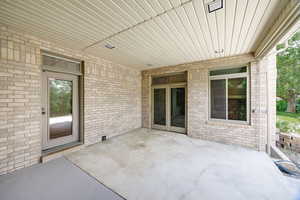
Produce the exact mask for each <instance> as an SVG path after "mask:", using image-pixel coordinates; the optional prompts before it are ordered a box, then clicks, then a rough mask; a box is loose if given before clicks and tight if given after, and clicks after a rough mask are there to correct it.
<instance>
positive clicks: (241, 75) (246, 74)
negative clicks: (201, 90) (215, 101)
mask: <svg viewBox="0 0 300 200" xmlns="http://www.w3.org/2000/svg"><path fill="white" fill-rule="evenodd" d="M238 67H245V65H243V66H238ZM238 67H232V68H238ZM246 67H247V72H243V73H233V74H224V75H215V76H210V71H215V70H219V69H228V67H227V68H218V69H211V70H210V71H209V72H208V77H209V81H208V107H209V109H208V120H210V121H216V122H224V123H237V124H246V125H248V124H250V76H249V66H248V65H246ZM232 78H246V81H247V88H246V90H247V91H246V95H247V97H246V107H247V108H246V112H247V113H246V115H247V120H246V121H242V120H230V119H228V79H232ZM224 79H225V81H226V119H216V118H211V80H224Z"/></svg>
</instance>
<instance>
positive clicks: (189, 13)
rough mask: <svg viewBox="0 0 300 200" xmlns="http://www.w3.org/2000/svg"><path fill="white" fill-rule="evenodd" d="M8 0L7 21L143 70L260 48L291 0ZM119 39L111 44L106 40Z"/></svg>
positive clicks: (0, 10)
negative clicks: (219, 0)
mask: <svg viewBox="0 0 300 200" xmlns="http://www.w3.org/2000/svg"><path fill="white" fill-rule="evenodd" d="M211 1H212V0H181V1H180V0H106V1H93V0H84V1H82V0H64V1H58V0H14V1H8V0H3V1H0V18H1V23H4V24H6V25H8V26H10V27H12V28H15V29H17V30H21V31H24V32H25V33H27V34H30V35H33V36H37V37H39V38H41V39H45V40H48V41H50V42H54V43H57V44H59V45H61V46H64V47H69V48H73V49H75V50H79V51H83V52H86V53H89V54H92V55H95V56H99V57H103V58H105V59H109V60H112V61H114V62H117V63H120V64H124V65H127V66H131V67H136V68H137V69H140V70H143V69H148V68H152V67H160V66H167V65H176V64H181V63H186V62H193V61H200V60H207V59H211V58H216V57H223V56H232V55H237V54H243V53H250V52H255V51H256V49H257V47H258V43H259V42H260V41H261V40H262V39H263V38H264V37H265V35H266V34H267V33H268V30H269V29H270V28H271V26H272V25H273V24H274V23H275V21H276V18H277V17H278V16H279V13H280V12H281V11H282V10H283V8H284V7H285V5H287V3H288V2H290V0H223V1H224V8H223V9H220V10H217V11H216V12H212V13H208V11H207V3H209V2H211ZM108 43H109V44H111V45H113V46H115V47H116V48H114V49H112V50H111V49H107V48H105V47H104V46H105V45H106V44H108Z"/></svg>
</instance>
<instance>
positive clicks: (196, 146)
mask: <svg viewBox="0 0 300 200" xmlns="http://www.w3.org/2000/svg"><path fill="white" fill-rule="evenodd" d="M67 158H68V159H69V160H70V161H72V162H73V163H74V164H75V165H77V166H79V167H80V168H81V169H83V170H84V171H86V172H87V173H89V174H90V175H92V176H93V177H95V178H96V179H98V180H99V181H100V182H101V183H103V184H104V185H106V186H108V187H109V188H111V189H112V190H113V191H115V192H117V193H118V194H120V195H122V196H123V197H124V198H126V199H128V200H154V199H155V200H160V199H161V200H179V199H180V200H199V199H201V200H206V199H210V200H215V199H230V200H235V199H238V200H242V199H247V200H249V199H253V200H259V199H272V200H276V199H278V200H279V199H280V200H282V199H285V200H289V199H296V195H297V189H296V187H295V185H293V184H291V183H290V181H289V180H288V179H287V178H286V177H285V176H283V175H282V174H281V173H280V171H279V170H278V169H277V168H276V167H275V165H274V164H273V162H272V160H271V159H270V158H269V157H268V156H267V154H265V153H262V152H257V151H253V150H249V149H245V148H241V147H237V146H230V145H223V144H219V143H214V142H208V141H203V140H199V139H193V138H190V137H187V136H185V135H181V134H176V133H170V132H164V131H156V130H149V129H138V130H135V131H132V132H130V133H128V134H125V135H123V136H119V137H115V138H112V139H110V140H108V141H106V142H104V143H99V144H95V145H92V146H89V147H87V148H85V149H82V150H80V151H78V152H74V153H72V154H70V155H68V156H67ZM292 185H293V186H292Z"/></svg>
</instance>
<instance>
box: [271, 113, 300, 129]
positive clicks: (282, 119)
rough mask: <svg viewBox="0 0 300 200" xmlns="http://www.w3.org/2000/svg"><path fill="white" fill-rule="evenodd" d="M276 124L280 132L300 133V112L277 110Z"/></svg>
mask: <svg viewBox="0 0 300 200" xmlns="http://www.w3.org/2000/svg"><path fill="white" fill-rule="evenodd" d="M276 126H277V128H279V129H280V131H281V132H285V133H289V132H295V133H299V134H300V113H288V112H277V121H276Z"/></svg>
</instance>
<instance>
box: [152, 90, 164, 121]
mask: <svg viewBox="0 0 300 200" xmlns="http://www.w3.org/2000/svg"><path fill="white" fill-rule="evenodd" d="M153 120H154V124H157V125H166V89H165V88H156V89H154V119H153Z"/></svg>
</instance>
